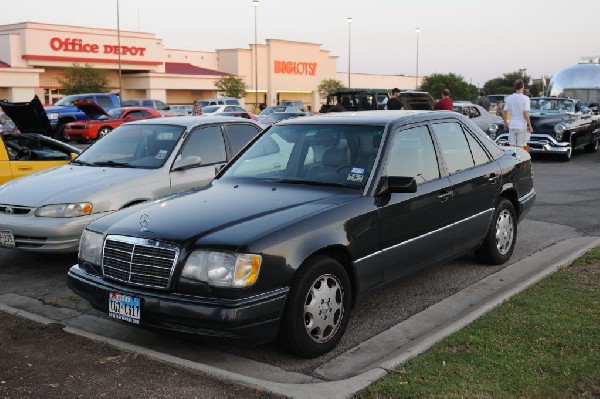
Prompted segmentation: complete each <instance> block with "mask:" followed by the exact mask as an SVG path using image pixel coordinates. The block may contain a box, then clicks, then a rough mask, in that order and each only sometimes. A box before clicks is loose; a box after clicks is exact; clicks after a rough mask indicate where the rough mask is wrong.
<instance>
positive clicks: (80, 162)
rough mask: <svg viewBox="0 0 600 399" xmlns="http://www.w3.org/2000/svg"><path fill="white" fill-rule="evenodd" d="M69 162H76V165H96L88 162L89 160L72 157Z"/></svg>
mask: <svg viewBox="0 0 600 399" xmlns="http://www.w3.org/2000/svg"><path fill="white" fill-rule="evenodd" d="M71 163H74V164H76V165H85V166H96V165H94V164H91V163H89V162H86V161H81V160H79V159H74V160H72V161H71Z"/></svg>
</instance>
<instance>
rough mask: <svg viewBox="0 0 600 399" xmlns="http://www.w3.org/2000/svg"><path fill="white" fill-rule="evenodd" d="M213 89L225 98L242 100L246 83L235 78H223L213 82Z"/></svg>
mask: <svg viewBox="0 0 600 399" xmlns="http://www.w3.org/2000/svg"><path fill="white" fill-rule="evenodd" d="M215 87H216V88H217V91H218V92H219V93H221V94H222V95H223V96H225V97H235V98H242V97H244V96H245V95H246V83H245V82H244V80H243V79H241V78H238V77H237V76H223V77H221V78H219V79H218V80H217V81H216V82H215Z"/></svg>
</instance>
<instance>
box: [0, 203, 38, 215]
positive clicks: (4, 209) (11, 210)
mask: <svg viewBox="0 0 600 399" xmlns="http://www.w3.org/2000/svg"><path fill="white" fill-rule="evenodd" d="M29 212H31V208H26V207H24V206H13V205H0V213H5V214H7V215H27V214H28V213H29Z"/></svg>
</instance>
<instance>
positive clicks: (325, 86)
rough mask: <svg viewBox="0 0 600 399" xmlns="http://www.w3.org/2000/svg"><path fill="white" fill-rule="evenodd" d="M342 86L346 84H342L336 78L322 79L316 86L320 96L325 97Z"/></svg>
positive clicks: (342, 87)
mask: <svg viewBox="0 0 600 399" xmlns="http://www.w3.org/2000/svg"><path fill="white" fill-rule="evenodd" d="M344 88H346V86H344V84H343V83H342V82H340V81H339V80H337V79H323V80H322V81H321V83H319V86H317V89H318V90H319V94H320V95H321V98H325V97H327V96H328V95H330V94H331V93H334V92H336V91H339V90H341V89H344Z"/></svg>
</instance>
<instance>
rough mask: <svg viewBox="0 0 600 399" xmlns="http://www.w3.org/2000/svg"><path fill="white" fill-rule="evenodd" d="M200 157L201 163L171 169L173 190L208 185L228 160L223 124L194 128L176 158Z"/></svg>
mask: <svg viewBox="0 0 600 399" xmlns="http://www.w3.org/2000/svg"><path fill="white" fill-rule="evenodd" d="M185 157H199V158H200V161H201V163H200V164H198V165H195V166H193V167H190V168H186V169H183V170H171V191H172V192H177V191H182V190H186V189H188V188H192V187H202V186H205V185H207V184H208V183H209V182H210V181H211V180H212V179H213V178H214V177H215V170H216V169H217V168H219V166H221V165H223V164H225V163H226V162H227V150H226V145H225V137H224V136H223V126H222V125H221V124H214V125H205V126H201V127H198V128H196V129H194V130H193V131H192V132H191V133H190V135H189V136H188V137H187V139H186V141H185V143H184V144H183V146H182V147H181V149H180V151H179V154H178V156H177V158H176V159H182V158H185Z"/></svg>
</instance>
